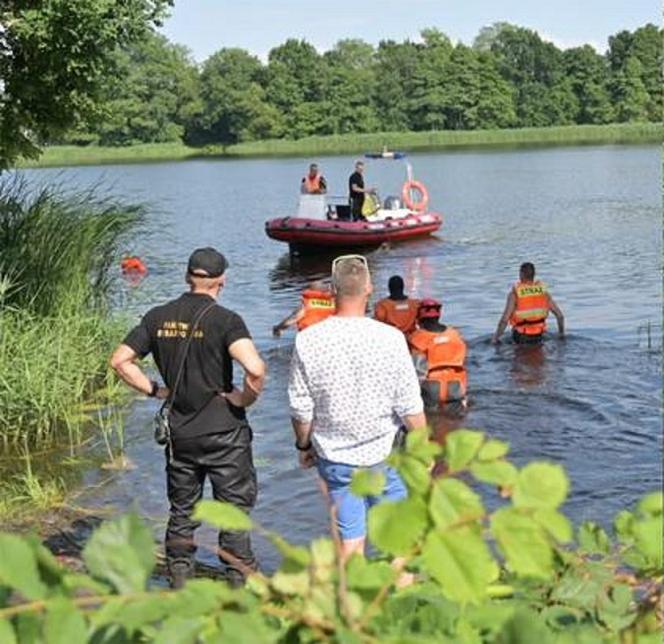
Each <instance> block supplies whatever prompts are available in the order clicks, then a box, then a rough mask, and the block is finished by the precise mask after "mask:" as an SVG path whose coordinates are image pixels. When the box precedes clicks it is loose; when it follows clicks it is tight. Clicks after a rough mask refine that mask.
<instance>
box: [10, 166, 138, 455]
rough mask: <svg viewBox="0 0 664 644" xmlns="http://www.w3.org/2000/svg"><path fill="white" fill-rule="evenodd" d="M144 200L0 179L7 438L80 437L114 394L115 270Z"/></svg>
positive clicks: (30, 440)
mask: <svg viewBox="0 0 664 644" xmlns="http://www.w3.org/2000/svg"><path fill="white" fill-rule="evenodd" d="M141 217H142V211H141V208H140V207H136V206H123V205H122V204H119V203H117V202H114V201H112V200H110V199H107V198H104V197H100V196H98V194H97V193H95V192H94V191H92V192H82V193H75V194H71V193H65V192H63V191H62V190H61V189H60V188H58V187H55V188H53V187H45V188H40V189H37V190H31V189H30V188H29V187H28V186H27V184H26V183H25V181H23V180H22V179H20V178H18V179H17V178H11V179H5V180H4V181H2V182H0V444H4V445H5V446H7V445H9V444H17V443H19V441H20V442H25V441H27V443H28V444H35V443H44V442H47V441H51V440H53V439H65V440H67V441H68V442H69V443H70V444H71V445H74V444H76V443H77V442H79V440H80V432H81V429H82V427H83V426H84V425H85V424H86V423H89V422H90V421H91V420H92V417H91V414H90V407H95V406H97V405H103V404H105V403H106V402H107V401H108V400H109V398H110V397H111V393H112V392H111V391H110V390H109V388H108V387H107V385H106V383H107V379H106V377H107V374H108V366H107V360H108V355H109V353H110V351H111V350H112V348H113V346H114V344H115V343H117V341H118V340H119V339H120V338H121V335H122V331H123V325H122V324H121V323H119V322H117V321H115V320H112V319H111V318H110V317H109V316H108V300H109V295H110V293H111V289H112V285H113V274H114V272H115V271H114V270H113V268H114V267H116V266H117V265H118V260H119V255H120V251H121V249H122V248H123V247H124V246H125V245H126V243H127V241H128V237H129V235H130V234H131V232H132V230H134V229H135V228H136V227H137V226H138V225H139V224H140V222H141Z"/></svg>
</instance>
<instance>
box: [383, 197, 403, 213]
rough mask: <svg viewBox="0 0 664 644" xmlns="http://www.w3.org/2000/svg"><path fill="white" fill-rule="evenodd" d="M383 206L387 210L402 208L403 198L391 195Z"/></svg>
mask: <svg viewBox="0 0 664 644" xmlns="http://www.w3.org/2000/svg"><path fill="white" fill-rule="evenodd" d="M383 208H385V210H399V209H400V208H401V199H399V197H395V196H394V195H391V196H389V197H387V198H386V199H385V202H384V203H383Z"/></svg>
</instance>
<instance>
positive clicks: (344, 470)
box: [317, 458, 408, 539]
mask: <svg viewBox="0 0 664 644" xmlns="http://www.w3.org/2000/svg"><path fill="white" fill-rule="evenodd" d="M317 467H318V474H320V477H321V478H322V479H323V481H325V483H326V484H327V490H328V493H329V495H330V499H331V500H332V503H333V504H334V506H335V507H336V510H337V526H338V527H339V534H340V535H341V538H342V539H357V538H359V537H365V536H366V534H367V512H368V511H369V508H370V507H371V506H373V505H376V503H378V502H379V501H386V500H387V501H401V500H402V499H405V498H406V497H407V496H408V491H407V490H406V486H405V485H404V483H403V481H402V480H401V477H400V476H399V474H398V473H397V471H396V470H395V469H394V468H393V467H390V466H389V465H386V464H385V463H378V465H373V466H372V467H369V468H363V467H360V466H359V465H345V464H344V463H333V462H332V461H326V460H324V459H322V458H319V459H318V462H317ZM360 469H369V470H373V471H382V472H383V473H384V474H385V488H384V489H383V493H382V494H381V495H380V496H367V497H361V496H355V495H354V494H353V493H352V492H351V491H350V481H351V479H352V478H353V472H355V471H356V470H360Z"/></svg>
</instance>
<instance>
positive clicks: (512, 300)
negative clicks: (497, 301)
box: [491, 291, 516, 344]
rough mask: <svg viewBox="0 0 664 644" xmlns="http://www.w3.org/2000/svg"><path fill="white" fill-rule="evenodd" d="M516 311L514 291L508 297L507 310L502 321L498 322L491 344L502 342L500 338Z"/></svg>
mask: <svg viewBox="0 0 664 644" xmlns="http://www.w3.org/2000/svg"><path fill="white" fill-rule="evenodd" d="M515 309H516V298H515V297H514V291H510V293H509V295H508V296H507V302H505V310H504V311H503V314H502V316H501V318H500V321H499V322H498V326H497V327H496V332H495V333H494V334H493V337H492V338H491V344H498V343H499V342H500V336H501V335H503V333H504V332H505V328H506V327H507V323H508V322H509V321H510V318H511V317H512V314H513V313H514V310H515Z"/></svg>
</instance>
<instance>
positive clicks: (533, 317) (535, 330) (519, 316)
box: [510, 281, 549, 335]
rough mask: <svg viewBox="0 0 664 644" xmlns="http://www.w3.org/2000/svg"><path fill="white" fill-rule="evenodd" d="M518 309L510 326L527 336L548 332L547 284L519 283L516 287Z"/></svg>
mask: <svg viewBox="0 0 664 644" xmlns="http://www.w3.org/2000/svg"><path fill="white" fill-rule="evenodd" d="M514 297H515V300H516V308H515V310H514V313H513V314H512V317H511V318H510V324H511V325H512V326H513V327H514V328H515V329H516V330H517V331H518V332H519V333H525V334H527V335H539V334H541V333H544V331H545V330H546V318H547V316H548V315H549V296H548V291H547V288H546V284H543V283H542V282H540V281H536V282H529V283H528V282H518V283H517V284H515V285H514Z"/></svg>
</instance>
